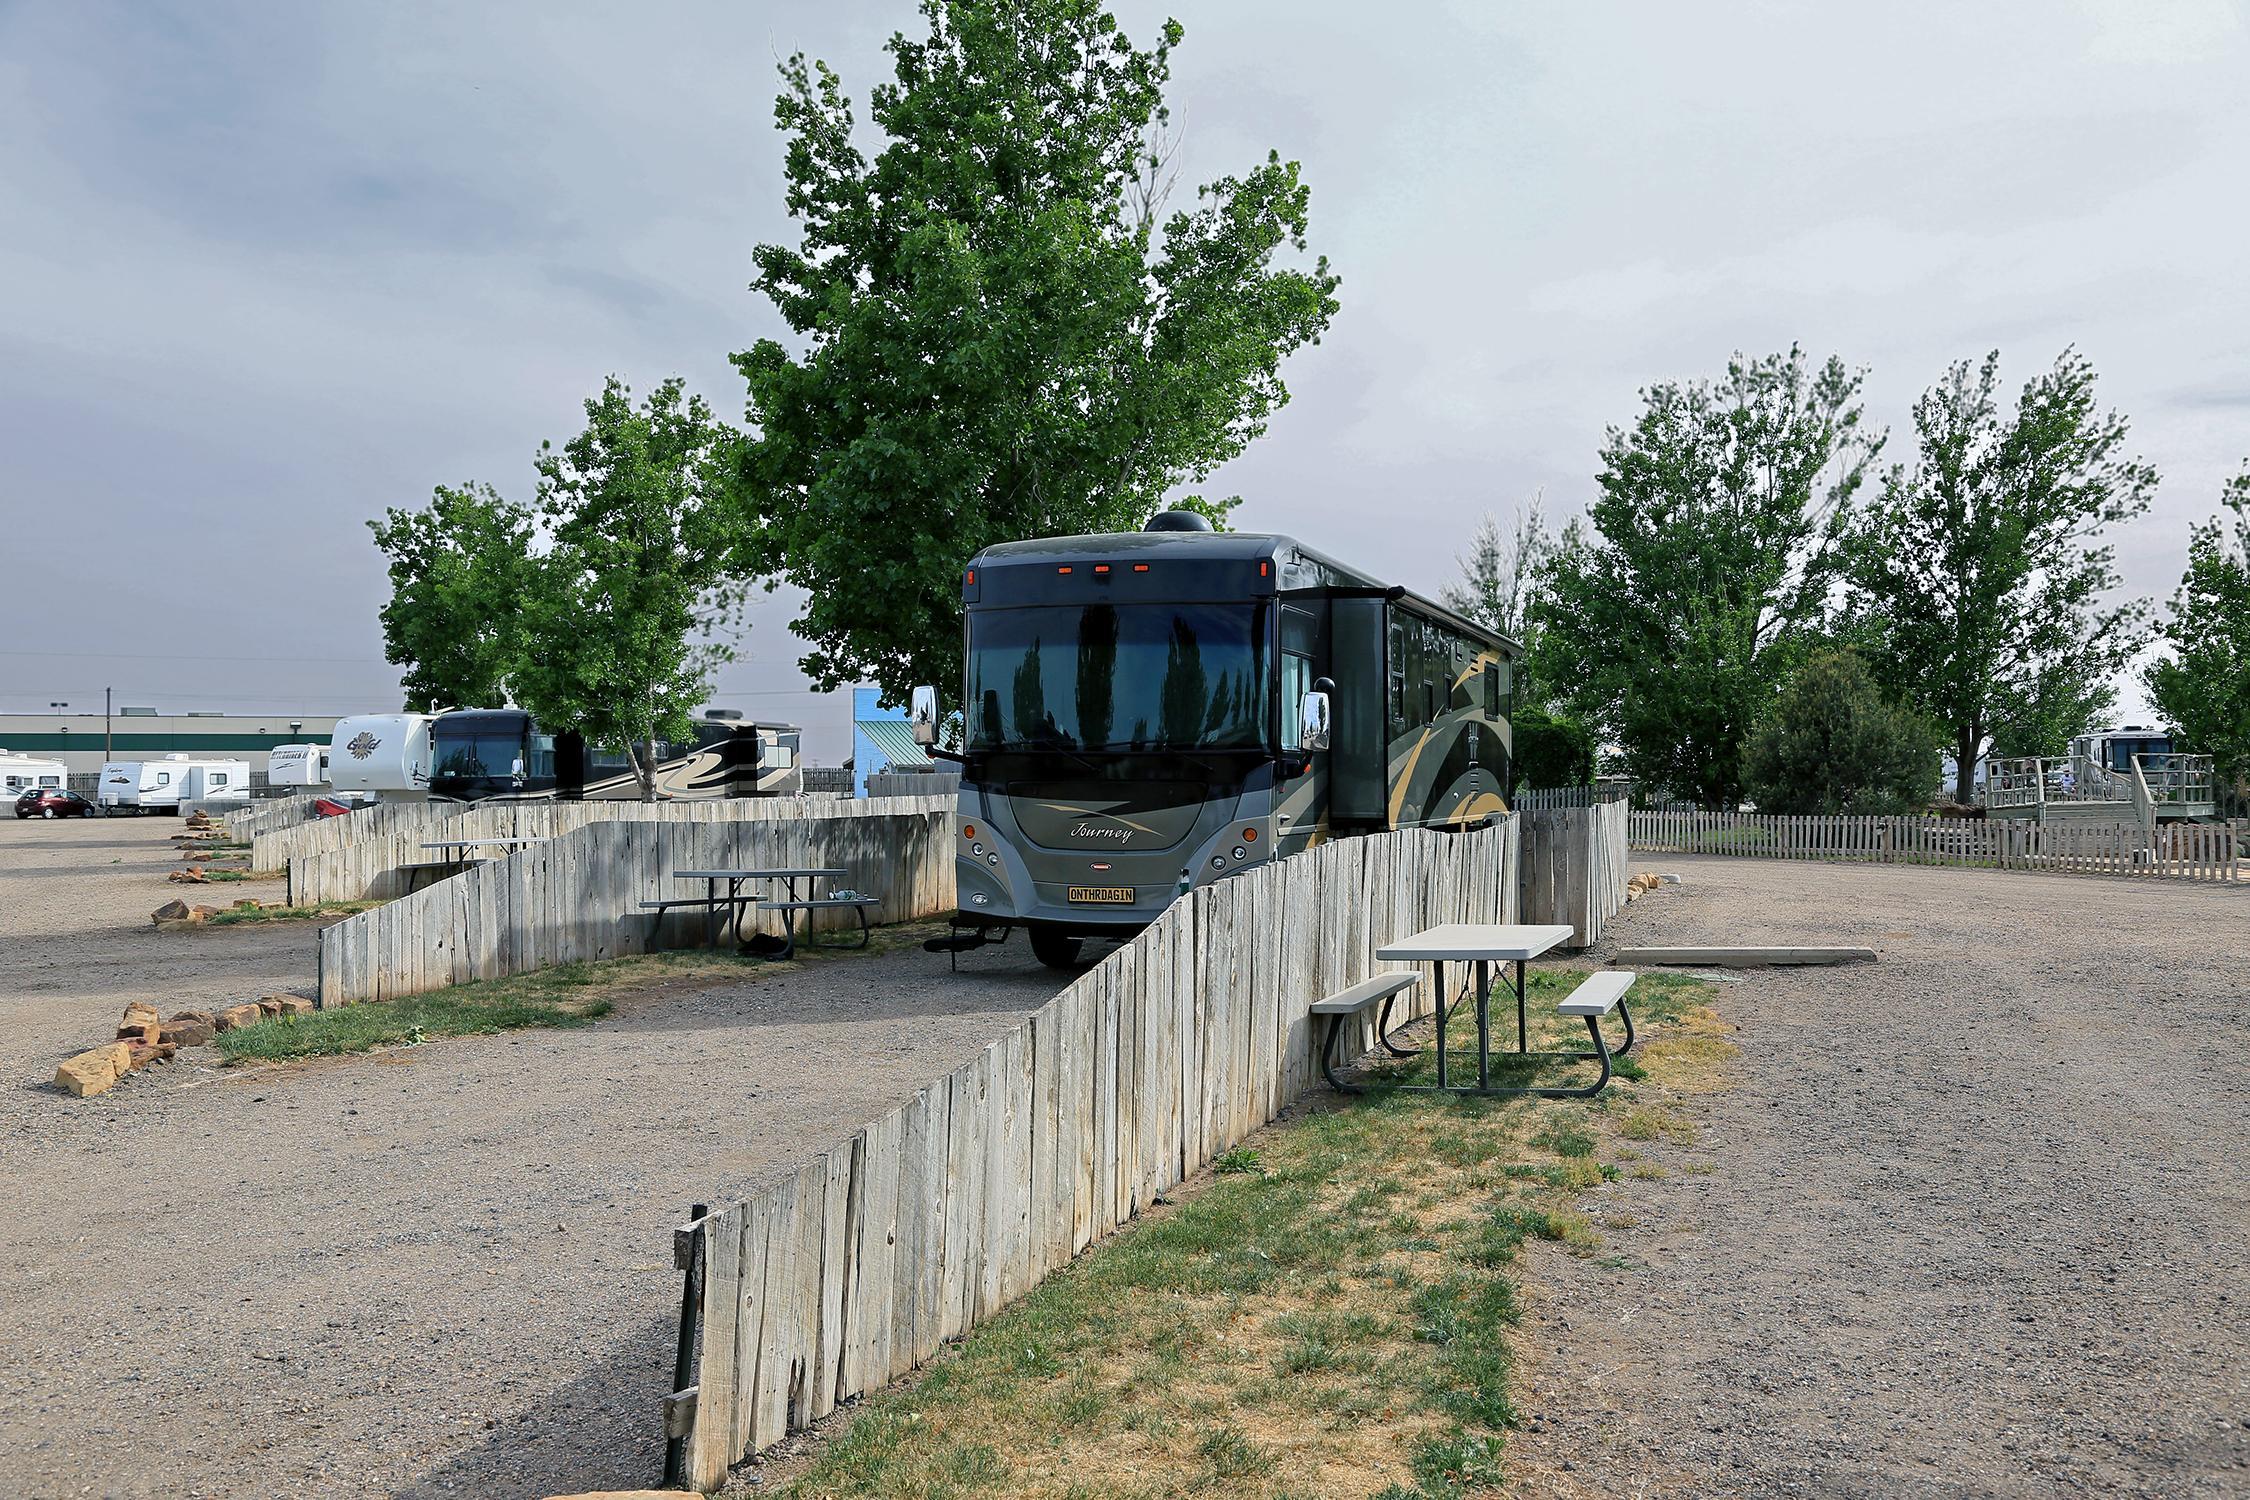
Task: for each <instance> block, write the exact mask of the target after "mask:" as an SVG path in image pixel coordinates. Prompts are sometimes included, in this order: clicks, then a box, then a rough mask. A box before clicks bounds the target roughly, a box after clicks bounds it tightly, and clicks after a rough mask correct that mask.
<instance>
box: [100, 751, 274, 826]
mask: <svg viewBox="0 0 2250 1500" xmlns="http://www.w3.org/2000/svg"><path fill="white" fill-rule="evenodd" d="M95 790H96V797H97V800H98V801H99V802H100V803H101V805H102V807H103V809H104V810H105V811H109V812H130V813H146V812H167V813H176V812H178V811H179V810H180V803H181V802H182V801H183V800H184V801H188V802H239V801H246V800H248V798H249V796H250V762H248V761H246V760H195V759H191V758H190V757H188V756H185V755H167V756H165V757H164V758H163V759H162V760H112V761H105V762H104V763H103V765H102V770H101V781H100V784H99V785H98V786H97V787H96V789H95Z"/></svg>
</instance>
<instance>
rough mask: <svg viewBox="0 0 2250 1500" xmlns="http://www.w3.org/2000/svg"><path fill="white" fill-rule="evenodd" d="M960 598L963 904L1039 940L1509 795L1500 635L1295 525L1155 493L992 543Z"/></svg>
mask: <svg viewBox="0 0 2250 1500" xmlns="http://www.w3.org/2000/svg"><path fill="white" fill-rule="evenodd" d="M962 601H963V605H964V614H965V631H966V635H965V647H966V663H965V671H964V674H963V683H962V697H961V705H962V738H961V749H960V751H959V756H960V759H961V761H962V779H961V797H960V805H959V811H958V814H957V819H956V827H955V835H956V843H957V846H958V847H957V848H956V851H955V853H956V873H957V876H958V885H959V903H960V912H959V917H958V921H959V922H960V923H961V924H962V925H964V926H965V927H968V928H971V929H975V930H978V931H983V932H989V931H992V930H995V929H998V930H1001V931H1002V932H1003V933H1004V931H1005V929H1007V928H1010V927H1015V926H1022V927H1024V928H1026V929H1027V930H1028V932H1029V934H1030V937H1031V942H1032V947H1033V949H1034V951H1035V952H1036V953H1037V954H1038V956H1039V957H1040V958H1041V959H1042V960H1043V961H1045V962H1048V963H1051V964H1058V965H1059V964H1067V963H1070V962H1072V961H1074V960H1075V959H1076V957H1077V954H1078V950H1079V946H1080V944H1081V942H1082V941H1084V940H1085V939H1088V938H1105V937H1126V936H1130V935H1131V934H1132V933H1133V932H1135V931H1137V930H1139V929H1140V928H1141V927H1144V926H1146V925H1147V924H1148V923H1149V922H1150V921H1152V920H1154V918H1155V917H1156V916H1157V914H1158V913H1160V912H1161V911H1162V910H1163V909H1164V908H1165V907H1166V906H1168V905H1169V904H1170V903H1171V902H1172V901H1173V900H1174V899H1175V898H1176V897H1177V896H1178V895H1179V894H1180V893H1181V892H1182V891H1185V890H1187V889H1189V888H1190V887H1191V886H1193V885H1198V884H1202V883H1205V882H1208V881H1212V880H1218V879H1222V878H1224V877H1226V876H1228V875H1232V874H1235V873H1237V872H1238V871H1241V870H1244V869H1247V868H1249V867H1251V866H1252V865H1255V864H1257V863H1260V862H1262V861H1266V860H1270V859H1275V858H1279V857H1281V856H1284V855H1288V854H1293V853H1296V852H1297V851H1299V850H1302V849H1305V848H1307V847H1309V846H1311V845H1313V844H1316V843H1319V842H1321V841H1322V840H1324V839H1329V838H1335V837H1341V836H1346V835H1350V834H1356V833H1371V832H1377V831H1382V830H1388V829H1394V828H1415V827H1422V828H1443V829H1465V828H1471V827H1476V826H1480V825H1481V824H1483V823H1485V822H1486V821H1488V820H1489V819H1491V818H1492V817H1494V816H1496V815H1498V814H1500V813H1503V812H1505V811H1506V810H1507V801H1506V797H1507V792H1508V788H1509V785H1510V754H1511V742H1510V736H1509V727H1508V719H1509V712H1510V706H1511V700H1512V698H1513V694H1514V664H1515V660H1516V658H1517V656H1518V655H1519V654H1520V651H1519V648H1518V647H1517V646H1516V644H1515V643H1514V642H1512V641H1510V640H1508V639H1507V638H1506V637H1504V636H1501V635H1498V634H1496V633H1494V632H1492V631H1490V630H1487V629H1485V628H1484V627H1482V626H1480V625H1477V624H1476V623H1474V622H1472V621H1470V620H1467V619H1464V618H1462V617H1461V616H1459V615H1457V614H1454V613H1453V612H1452V611H1450V610H1448V609H1446V608H1444V607H1443V606H1441V605H1438V604H1435V603H1432V602H1431V601H1429V600H1427V599H1423V598H1420V597H1417V596H1416V595H1414V594H1411V593H1408V592H1407V591H1406V590H1404V589H1402V588H1396V587H1391V586H1388V585H1385V584H1383V583H1381V582H1379V581H1377V580H1376V579H1373V578H1371V577H1369V576H1367V575H1366V574H1364V573H1361V572H1359V571H1357V570H1356V569H1353V568H1349V567H1346V566H1345V565H1343V564H1342V563H1339V562H1337V561H1335V560H1334V559H1332V558H1328V557H1324V556H1322V555H1321V554H1319V553H1317V552H1315V551H1313V550H1312V549H1310V548H1309V547H1305V546H1303V545H1302V544H1300V543H1298V542H1296V541H1294V540H1292V539H1291V538H1289V537H1285V536H1270V535H1251V534H1246V533H1240V532H1227V533H1214V532H1212V531H1210V530H1209V529H1208V527H1207V526H1205V525H1204V524H1203V523H1202V521H1201V518H1200V517H1194V516H1190V515H1188V514H1186V513H1184V512H1167V513H1165V514H1163V515H1159V516H1158V517H1156V518H1155V519H1154V520H1152V521H1151V522H1150V524H1149V529H1147V530H1146V531H1141V532H1125V533H1115V534H1108V535H1099V536H1077V537H1061V538H1053V539H1048V540H1043V541H1035V542H1014V543H1009V544H1006V545H1003V546H998V547H991V548H987V549H986V550H985V551H983V552H981V553H979V554H978V555H977V556H976V557H975V558H974V559H973V560H972V561H971V562H970V563H969V565H968V567H967V568H966V570H965V571H964V573H963V575H962ZM915 696H916V698H917V700H918V702H917V704H916V708H917V719H918V721H921V722H918V724H917V729H918V730H921V731H922V732H924V733H927V732H928V722H929V721H930V720H931V718H932V717H933V710H932V704H933V698H934V695H931V694H929V693H928V692H927V691H926V690H925V691H923V692H919V693H917V694H916V695H915Z"/></svg>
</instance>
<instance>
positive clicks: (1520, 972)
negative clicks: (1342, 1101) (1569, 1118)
mask: <svg viewBox="0 0 2250 1500" xmlns="http://www.w3.org/2000/svg"><path fill="white" fill-rule="evenodd" d="M1570 934H1571V929H1570V928H1568V927H1561V926H1553V925H1540V926H1522V925H1512V924H1511V925H1501V924H1474V923H1449V924H1447V925H1444V926H1439V927H1432V928H1428V929H1426V930H1425V931H1422V932H1418V933H1415V934H1414V935H1413V936H1412V937H1408V938H1404V939H1401V940H1400V941H1398V942H1395V943H1388V944H1385V945H1384V946H1383V947H1381V948H1379V949H1377V950H1376V953H1375V956H1376V958H1378V959H1380V960H1384V961H1386V962H1391V963H1427V964H1429V965H1431V966H1432V968H1433V969H1434V970H1435V988H1436V990H1437V1082H1436V1084H1435V1085H1434V1086H1433V1085H1427V1084H1419V1085H1406V1087H1409V1088H1415V1089H1428V1090H1430V1091H1432V1092H1436V1091H1451V1090H1454V1088H1455V1085H1454V1083H1453V1081H1452V1078H1451V1075H1450V1058H1449V1056H1448V1051H1449V1049H1448V1047H1447V1045H1446V1028H1447V1024H1448V1023H1449V1022H1450V1020H1451V1019H1452V1015H1453V1012H1454V1011H1456V1010H1458V1009H1459V1008H1460V1007H1461V1005H1462V1004H1463V1003H1465V1002H1466V1001H1468V1000H1469V999H1471V998H1474V1000H1475V1002H1476V1018H1477V1081H1476V1083H1475V1084H1474V1085H1473V1086H1470V1085H1461V1086H1460V1087H1461V1091H1464V1092H1473V1093H1479V1094H1499V1095H1521V1094H1531V1095H1537V1096H1540V1097H1542V1098H1549V1099H1566V1098H1581V1099H1590V1098H1592V1097H1593V1096H1594V1095H1596V1094H1599V1093H1600V1092H1601V1091H1602V1090H1603V1089H1604V1088H1606V1087H1608V1085H1609V1080H1610V1078H1611V1077H1612V1066H1611V1065H1612V1061H1613V1059H1615V1058H1617V1057H1621V1056H1623V1055H1625V1054H1626V1053H1628V1052H1630V1051H1632V1049H1633V1043H1634V1040H1635V1037H1634V1032H1633V1013H1632V1011H1631V1010H1630V1009H1629V1008H1628V1007H1627V1006H1626V1004H1625V992H1626V991H1627V990H1629V989H1631V988H1632V987H1633V981H1634V980H1635V979H1636V978H1637V977H1638V976H1637V975H1635V974H1633V973H1630V972H1628V971H1625V970H1622V969H1612V970H1605V971H1603V972H1600V973H1595V974H1590V975H1588V976H1587V977H1586V978H1585V979H1584V980H1582V981H1581V982H1580V983H1579V984H1578V986H1577V987H1576V988H1575V989H1573V990H1572V991H1571V992H1570V994H1569V995H1567V996H1566V997H1564V999H1563V1000H1562V1001H1561V1003H1560V1004H1558V1005H1557V1006H1556V1010H1557V1011H1558V1012H1559V1013H1560V1014H1562V1015H1565V1016H1572V1017H1576V1018H1578V1019H1581V1020H1583V1021H1584V1022H1585V1023H1586V1030H1587V1033H1588V1035H1589V1036H1590V1037H1591V1038H1592V1041H1593V1048H1592V1050H1590V1051H1565V1052H1533V1051H1530V1050H1529V1047H1530V1040H1529V1038H1530V1025H1529V1015H1528V1009H1527V1000H1526V988H1525V981H1524V966H1525V964H1526V963H1528V962H1529V961H1530V960H1531V959H1533V958H1536V957H1538V956H1539V955H1540V954H1542V953H1545V952H1546V951H1547V950H1548V949H1550V948H1552V947H1554V946H1555V945H1556V944H1557V943H1560V942H1561V941H1563V939H1565V938H1567V937H1569V936H1570ZM1448 963H1467V964H1470V965H1472V968H1473V974H1472V983H1471V985H1470V988H1469V991H1468V993H1466V994H1464V995H1463V996H1462V998H1461V999H1460V1000H1456V1001H1454V1002H1453V1003H1452V1004H1451V1005H1448V1004H1447V1003H1446V987H1445V966H1446V964H1448ZM1495 963H1513V964H1514V965H1515V992H1516V1047H1515V1053H1514V1056H1515V1058H1516V1060H1518V1061H1521V1062H1531V1061H1534V1060H1537V1061H1543V1062H1592V1063H1597V1064H1599V1065H1600V1070H1601V1071H1600V1074H1599V1076H1598V1077H1596V1078H1595V1079H1594V1081H1593V1082H1592V1083H1591V1084H1588V1085H1586V1086H1585V1087H1583V1088H1554V1087H1543V1086H1536V1085H1495V1084H1494V1083H1493V1082H1492V1046H1491V1030H1492V1024H1491V1003H1492V965H1493V964H1495ZM1416 982H1417V978H1416V976H1415V975H1413V974H1412V973H1403V974H1402V973H1396V972H1392V973H1385V974H1378V975H1376V976H1374V977H1373V978H1371V979H1366V980H1362V981H1361V982H1360V983H1358V984H1356V985H1353V986H1352V987H1351V988H1349V989H1346V990H1342V991H1339V992H1338V993H1336V994H1334V995H1330V996H1327V997H1325V998H1323V999H1321V1000H1318V1001H1316V1002H1314V1004H1313V1005H1312V1007H1311V1012H1312V1014H1314V1015H1316V1016H1322V1017H1325V1018H1326V1019H1327V1023H1328V1035H1327V1037H1326V1038H1325V1039H1324V1040H1323V1042H1322V1045H1321V1072H1322V1073H1323V1074H1324V1075H1325V1076H1326V1077H1327V1079H1328V1081H1329V1083H1330V1084H1331V1085H1333V1086H1335V1087H1336V1088H1337V1089H1339V1090H1341V1091H1342V1092H1345V1093H1356V1092H1358V1090H1357V1089H1356V1088H1354V1087H1352V1086H1350V1085H1346V1084H1344V1083H1342V1082H1340V1081H1339V1080H1338V1079H1337V1077H1336V1073H1335V1066H1334V1065H1335V1051H1336V1044H1337V1041H1338V1038H1339V1035H1340V1034H1341V1032H1342V1031H1343V1029H1344V1025H1345V1023H1346V1021H1348V1020H1350V1019H1352V1018H1355V1017H1357V1016H1359V1015H1361V1014H1363V1013H1364V1012H1365V1011H1366V1010H1367V1009H1368V1007H1370V1006H1373V1005H1375V1004H1377V1003H1380V1004H1381V1005H1382V1007H1383V1008H1382V1010H1381V1011H1380V1012H1379V1013H1378V1014H1377V1016H1376V1022H1375V1033H1376V1039H1377V1040H1378V1041H1380V1042H1381V1043H1382V1045H1383V1047H1384V1049H1385V1050H1387V1051H1389V1052H1390V1053H1392V1054H1393V1055H1394V1056H1401V1057H1403V1056H1408V1055H1410V1054H1411V1052H1412V1051H1413V1050H1414V1049H1411V1048H1403V1047H1400V1046H1398V1045H1397V1044H1395V1043H1394V1042H1392V1040H1391V1038H1390V1035H1389V1020H1390V1012H1391V1006H1392V1004H1393V1003H1394V1001H1395V1000H1396V997H1397V996H1398V995H1400V994H1401V993H1403V992H1405V991H1406V990H1408V989H1410V988H1412V987H1413V985H1414V984H1415V983H1416ZM1613 1010H1614V1011H1616V1012H1617V1014H1618V1017H1619V1019H1621V1020H1622V1021H1623V1022H1624V1023H1625V1041H1624V1045H1622V1046H1621V1047H1618V1048H1617V1049H1616V1050H1615V1051H1614V1052H1613V1051H1612V1050H1611V1048H1610V1045H1609V1039H1608V1037H1606V1036H1605V1035H1604V1034H1603V1033H1602V1029H1601V1022H1602V1018H1603V1017H1605V1016H1607V1015H1608V1014H1609V1013H1610V1012H1611V1011H1613Z"/></svg>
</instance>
